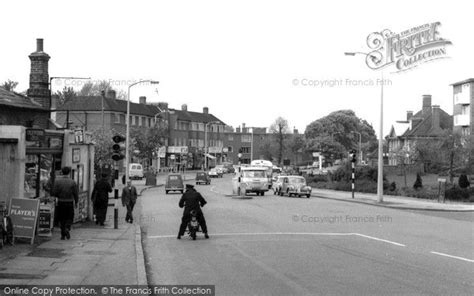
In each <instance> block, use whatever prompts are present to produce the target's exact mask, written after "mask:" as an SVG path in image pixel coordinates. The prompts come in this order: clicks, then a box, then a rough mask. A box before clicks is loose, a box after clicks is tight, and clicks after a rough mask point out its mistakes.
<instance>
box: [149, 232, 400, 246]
mask: <svg viewBox="0 0 474 296" xmlns="http://www.w3.org/2000/svg"><path fill="white" fill-rule="evenodd" d="M210 235H211V236H257V235H306V236H360V237H364V238H368V239H372V240H376V241H380V242H385V243H389V244H392V245H396V246H400V247H406V246H405V245H404V244H400V243H396V242H392V241H389V240H385V239H381V238H376V237H373V236H368V235H364V234H360V233H351V232H348V233H344V232H249V233H248V232H229V233H215V234H210ZM173 237H176V235H151V236H148V238H149V239H160V238H173Z"/></svg>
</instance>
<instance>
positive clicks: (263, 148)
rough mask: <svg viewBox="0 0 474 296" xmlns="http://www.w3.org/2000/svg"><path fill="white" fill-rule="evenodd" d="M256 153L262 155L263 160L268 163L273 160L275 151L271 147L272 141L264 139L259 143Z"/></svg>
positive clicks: (273, 147)
mask: <svg viewBox="0 0 474 296" xmlns="http://www.w3.org/2000/svg"><path fill="white" fill-rule="evenodd" d="M258 152H259V154H260V155H262V157H263V159H266V160H270V161H271V160H273V157H274V155H276V149H275V145H273V140H272V139H269V138H265V140H263V141H262V142H261V143H260V146H259V147H258Z"/></svg>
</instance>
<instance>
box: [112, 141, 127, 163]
mask: <svg viewBox="0 0 474 296" xmlns="http://www.w3.org/2000/svg"><path fill="white" fill-rule="evenodd" d="M112 140H113V141H114V143H115V144H113V145H112V159H113V160H114V161H119V160H121V159H124V158H125V155H124V152H125V151H124V150H125V143H122V142H125V137H123V136H121V135H115V136H113V137H112Z"/></svg>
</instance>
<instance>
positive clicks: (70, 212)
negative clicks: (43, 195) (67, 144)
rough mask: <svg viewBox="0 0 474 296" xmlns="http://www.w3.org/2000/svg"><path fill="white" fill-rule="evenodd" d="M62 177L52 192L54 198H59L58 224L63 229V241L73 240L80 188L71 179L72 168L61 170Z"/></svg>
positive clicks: (56, 182)
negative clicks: (73, 227) (72, 234)
mask: <svg viewBox="0 0 474 296" xmlns="http://www.w3.org/2000/svg"><path fill="white" fill-rule="evenodd" d="M61 173H62V175H61V176H59V177H58V178H56V180H55V181H54V186H53V190H52V196H55V197H57V199H58V205H57V207H56V210H57V211H58V216H57V217H58V222H59V226H60V227H61V239H62V240H64V239H66V238H67V239H70V238H71V234H70V231H71V225H72V222H73V221H74V208H77V203H78V201H79V196H78V188H77V184H76V182H74V180H72V179H71V178H70V177H69V174H70V173H71V168H70V167H63V168H62V169H61Z"/></svg>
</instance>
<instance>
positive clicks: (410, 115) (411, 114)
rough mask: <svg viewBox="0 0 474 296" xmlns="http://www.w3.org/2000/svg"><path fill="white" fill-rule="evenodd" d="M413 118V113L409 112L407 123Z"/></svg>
mask: <svg viewBox="0 0 474 296" xmlns="http://www.w3.org/2000/svg"><path fill="white" fill-rule="evenodd" d="M412 117H413V111H407V121H410V119H411V118H412Z"/></svg>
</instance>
